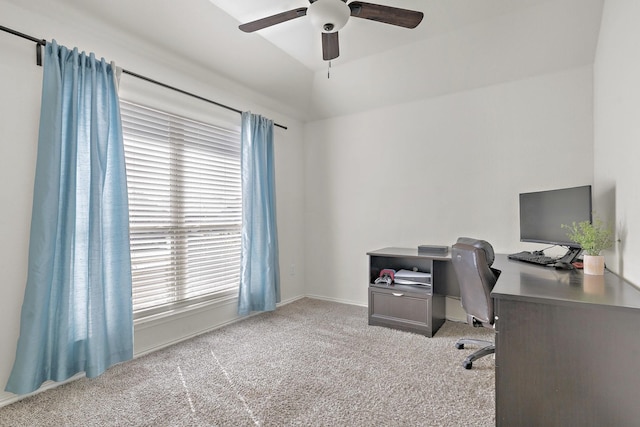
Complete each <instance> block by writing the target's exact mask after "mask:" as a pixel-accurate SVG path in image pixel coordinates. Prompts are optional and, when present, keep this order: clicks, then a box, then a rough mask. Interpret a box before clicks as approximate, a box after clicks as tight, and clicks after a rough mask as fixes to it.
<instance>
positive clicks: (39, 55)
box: [0, 25, 287, 130]
mask: <svg viewBox="0 0 640 427" xmlns="http://www.w3.org/2000/svg"><path fill="white" fill-rule="evenodd" d="M0 30H2V31H4V32H6V33H9V34H13V35H14V36H18V37H22V38H23V39H27V40H30V41H32V42H34V43H35V44H36V63H37V64H38V65H40V66H41V65H42V46H44V45H46V44H47V41H46V40H45V39H37V38H35V37H32V36H30V35H27V34H24V33H21V32H19V31H16V30H13V29H11V28H7V27H5V26H3V25H0ZM122 72H123V73H124V74H128V75H130V76H133V77H137V78H139V79H142V80H144V81H147V82H149V83H153V84H156V85H158V86H162V87H164V88H167V89H171V90H174V91H176V92H180V93H182V94H183V95H188V96H191V97H193V98H197V99H199V100H201V101H204V102H208V103H210V104H213V105H217V106H218V107H222V108H226V109H227V110H231V111H235V112H236V113H238V114H242V110H238V109H237V108H233V107H230V106H228V105H225V104H221V103H219V102H216V101H213V100H211V99H208V98H204V97H202V96H200V95H196V94H195V93H191V92H187V91H186V90H182V89H178V88H177V87H174V86H170V85H168V84H166V83H162V82H159V81H157V80H154V79H151V78H149V77H145V76H143V75H141V74H137V73H134V72H133V71H129V70H125V69H124V68H123V69H122ZM273 125H274V126H277V127H279V128H282V129H285V130H286V129H287V127H286V126H283V125H281V124H279V123H275V122H274V123H273Z"/></svg>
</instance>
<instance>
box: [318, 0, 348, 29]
mask: <svg viewBox="0 0 640 427" xmlns="http://www.w3.org/2000/svg"><path fill="white" fill-rule="evenodd" d="M307 16H308V17H309V18H310V20H311V24H312V25H313V27H314V28H317V29H319V30H320V31H322V32H323V33H335V32H337V31H340V30H341V29H342V28H343V27H344V26H345V24H346V23H347V21H348V20H349V16H351V9H349V6H347V4H346V3H345V2H344V1H342V0H316V1H314V2H313V3H311V4H310V5H309V9H308V10H307Z"/></svg>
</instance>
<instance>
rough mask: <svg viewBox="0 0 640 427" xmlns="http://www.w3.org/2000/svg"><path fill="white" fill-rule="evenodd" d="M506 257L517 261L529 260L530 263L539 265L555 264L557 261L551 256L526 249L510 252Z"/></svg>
mask: <svg viewBox="0 0 640 427" xmlns="http://www.w3.org/2000/svg"><path fill="white" fill-rule="evenodd" d="M508 257H509V259H515V260H517V261H524V262H530V263H532V264H539V265H548V264H555V263H556V262H557V261H558V260H557V259H556V258H551V257H548V256H546V255H536V254H532V253H531V252H526V251H523V252H518V253H515V254H511V255H509V256H508Z"/></svg>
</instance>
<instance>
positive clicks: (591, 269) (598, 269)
mask: <svg viewBox="0 0 640 427" xmlns="http://www.w3.org/2000/svg"><path fill="white" fill-rule="evenodd" d="M582 261H583V262H582V265H583V267H582V268H583V269H584V274H591V275H593V276H602V275H603V274H604V256H603V255H585V256H584V257H583V259H582Z"/></svg>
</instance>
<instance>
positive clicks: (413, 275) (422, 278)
mask: <svg viewBox="0 0 640 427" xmlns="http://www.w3.org/2000/svg"><path fill="white" fill-rule="evenodd" d="M393 281H394V282H395V283H397V284H399V285H429V284H431V273H423V272H421V271H411V270H398V271H396V274H395V276H394V280H393Z"/></svg>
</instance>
